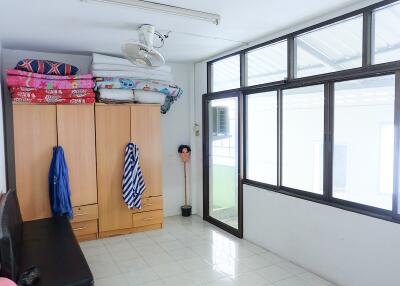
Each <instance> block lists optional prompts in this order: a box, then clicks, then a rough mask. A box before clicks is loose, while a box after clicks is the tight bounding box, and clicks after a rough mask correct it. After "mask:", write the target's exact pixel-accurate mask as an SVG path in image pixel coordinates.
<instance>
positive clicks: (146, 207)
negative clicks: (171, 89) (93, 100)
mask: <svg viewBox="0 0 400 286" xmlns="http://www.w3.org/2000/svg"><path fill="white" fill-rule="evenodd" d="M160 140H161V138H160V106H159V105H155V104H154V105H153V104H131V105H125V104H124V105H121V104H96V154H97V178H98V197H99V232H100V236H101V237H103V236H110V235H115V234H123V233H129V232H134V231H142V230H147V229H154V228H160V227H161V226H162V223H163V211H162V210H163V200H162V175H161V169H162V165H161V144H160ZM129 142H133V143H135V144H137V145H138V147H139V164H140V167H141V169H142V173H143V177H144V181H145V184H146V190H145V192H144V193H143V196H142V209H141V210H138V209H135V210H132V209H128V208H127V206H126V204H125V202H124V201H123V199H122V190H121V184H122V172H123V166H124V152H125V147H126V145H127V144H128V143H129Z"/></svg>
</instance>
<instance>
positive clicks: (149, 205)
mask: <svg viewBox="0 0 400 286" xmlns="http://www.w3.org/2000/svg"><path fill="white" fill-rule="evenodd" d="M152 205H153V204H146V205H144V207H151V206H152Z"/></svg>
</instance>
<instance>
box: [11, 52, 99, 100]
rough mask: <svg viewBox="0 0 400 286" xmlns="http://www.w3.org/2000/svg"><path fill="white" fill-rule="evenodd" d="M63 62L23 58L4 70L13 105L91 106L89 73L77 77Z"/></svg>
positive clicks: (91, 79)
mask: <svg viewBox="0 0 400 286" xmlns="http://www.w3.org/2000/svg"><path fill="white" fill-rule="evenodd" d="M78 71H79V70H78V68H77V67H75V66H72V65H69V64H66V63H58V62H53V61H46V60H34V59H24V60H21V61H19V62H18V63H17V65H16V67H15V69H11V70H8V71H7V79H6V82H7V86H8V88H9V90H10V92H11V97H12V101H13V102H25V103H46V104H49V103H54V104H85V103H94V102H95V94H94V91H93V87H94V82H93V76H92V75H91V74H86V75H77V73H78Z"/></svg>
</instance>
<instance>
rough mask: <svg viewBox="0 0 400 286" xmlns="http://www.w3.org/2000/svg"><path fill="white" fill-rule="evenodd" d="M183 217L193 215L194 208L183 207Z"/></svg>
mask: <svg viewBox="0 0 400 286" xmlns="http://www.w3.org/2000/svg"><path fill="white" fill-rule="evenodd" d="M181 211H182V216H184V217H188V216H190V215H191V214H192V206H181Z"/></svg>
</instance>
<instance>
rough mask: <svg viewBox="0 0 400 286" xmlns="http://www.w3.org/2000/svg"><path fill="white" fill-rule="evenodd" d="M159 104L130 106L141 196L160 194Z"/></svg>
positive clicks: (132, 138) (132, 137)
mask: <svg viewBox="0 0 400 286" xmlns="http://www.w3.org/2000/svg"><path fill="white" fill-rule="evenodd" d="M160 118H161V115H160V106H159V105H155V104H135V105H133V106H131V140H132V142H133V143H135V144H137V145H138V146H139V163H140V167H141V169H142V173H143V177H144V181H145V184H146V191H145V192H144V193H143V197H153V196H160V195H162V175H161V168H162V165H161V134H160V132H161V130H160V129H161V128H160Z"/></svg>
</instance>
